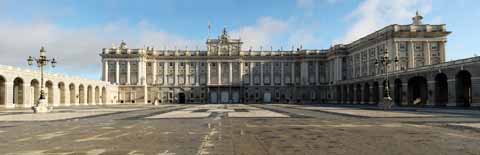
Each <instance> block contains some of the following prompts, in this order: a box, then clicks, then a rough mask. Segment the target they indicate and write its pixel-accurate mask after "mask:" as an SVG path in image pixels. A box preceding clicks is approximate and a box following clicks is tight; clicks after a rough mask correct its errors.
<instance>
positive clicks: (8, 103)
mask: <svg viewBox="0 0 480 155" xmlns="http://www.w3.org/2000/svg"><path fill="white" fill-rule="evenodd" d="M13 93H14V92H13V82H5V95H6V96H5V107H7V108H13V107H15V105H14V104H13Z"/></svg>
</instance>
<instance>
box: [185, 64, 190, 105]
mask: <svg viewBox="0 0 480 155" xmlns="http://www.w3.org/2000/svg"><path fill="white" fill-rule="evenodd" d="M184 66H185V76H184V78H185V80H184V82H185V85H192V81H191V80H190V74H191V73H190V62H185V65H184ZM187 98H188V94H185V99H187Z"/></svg>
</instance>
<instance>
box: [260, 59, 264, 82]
mask: <svg viewBox="0 0 480 155" xmlns="http://www.w3.org/2000/svg"><path fill="white" fill-rule="evenodd" d="M263 66H264V64H263V62H260V86H263Z"/></svg>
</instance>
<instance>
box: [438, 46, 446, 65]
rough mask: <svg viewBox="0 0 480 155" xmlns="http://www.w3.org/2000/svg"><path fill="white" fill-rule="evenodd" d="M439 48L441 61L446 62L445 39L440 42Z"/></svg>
mask: <svg viewBox="0 0 480 155" xmlns="http://www.w3.org/2000/svg"><path fill="white" fill-rule="evenodd" d="M438 48H439V50H440V63H444V62H445V41H440V42H438Z"/></svg>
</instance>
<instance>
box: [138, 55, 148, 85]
mask: <svg viewBox="0 0 480 155" xmlns="http://www.w3.org/2000/svg"><path fill="white" fill-rule="evenodd" d="M137 64H138V82H137V85H144V84H145V83H146V79H145V78H146V77H147V76H146V72H145V66H146V65H145V61H144V60H143V59H140V60H139V61H138V63H137Z"/></svg>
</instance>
